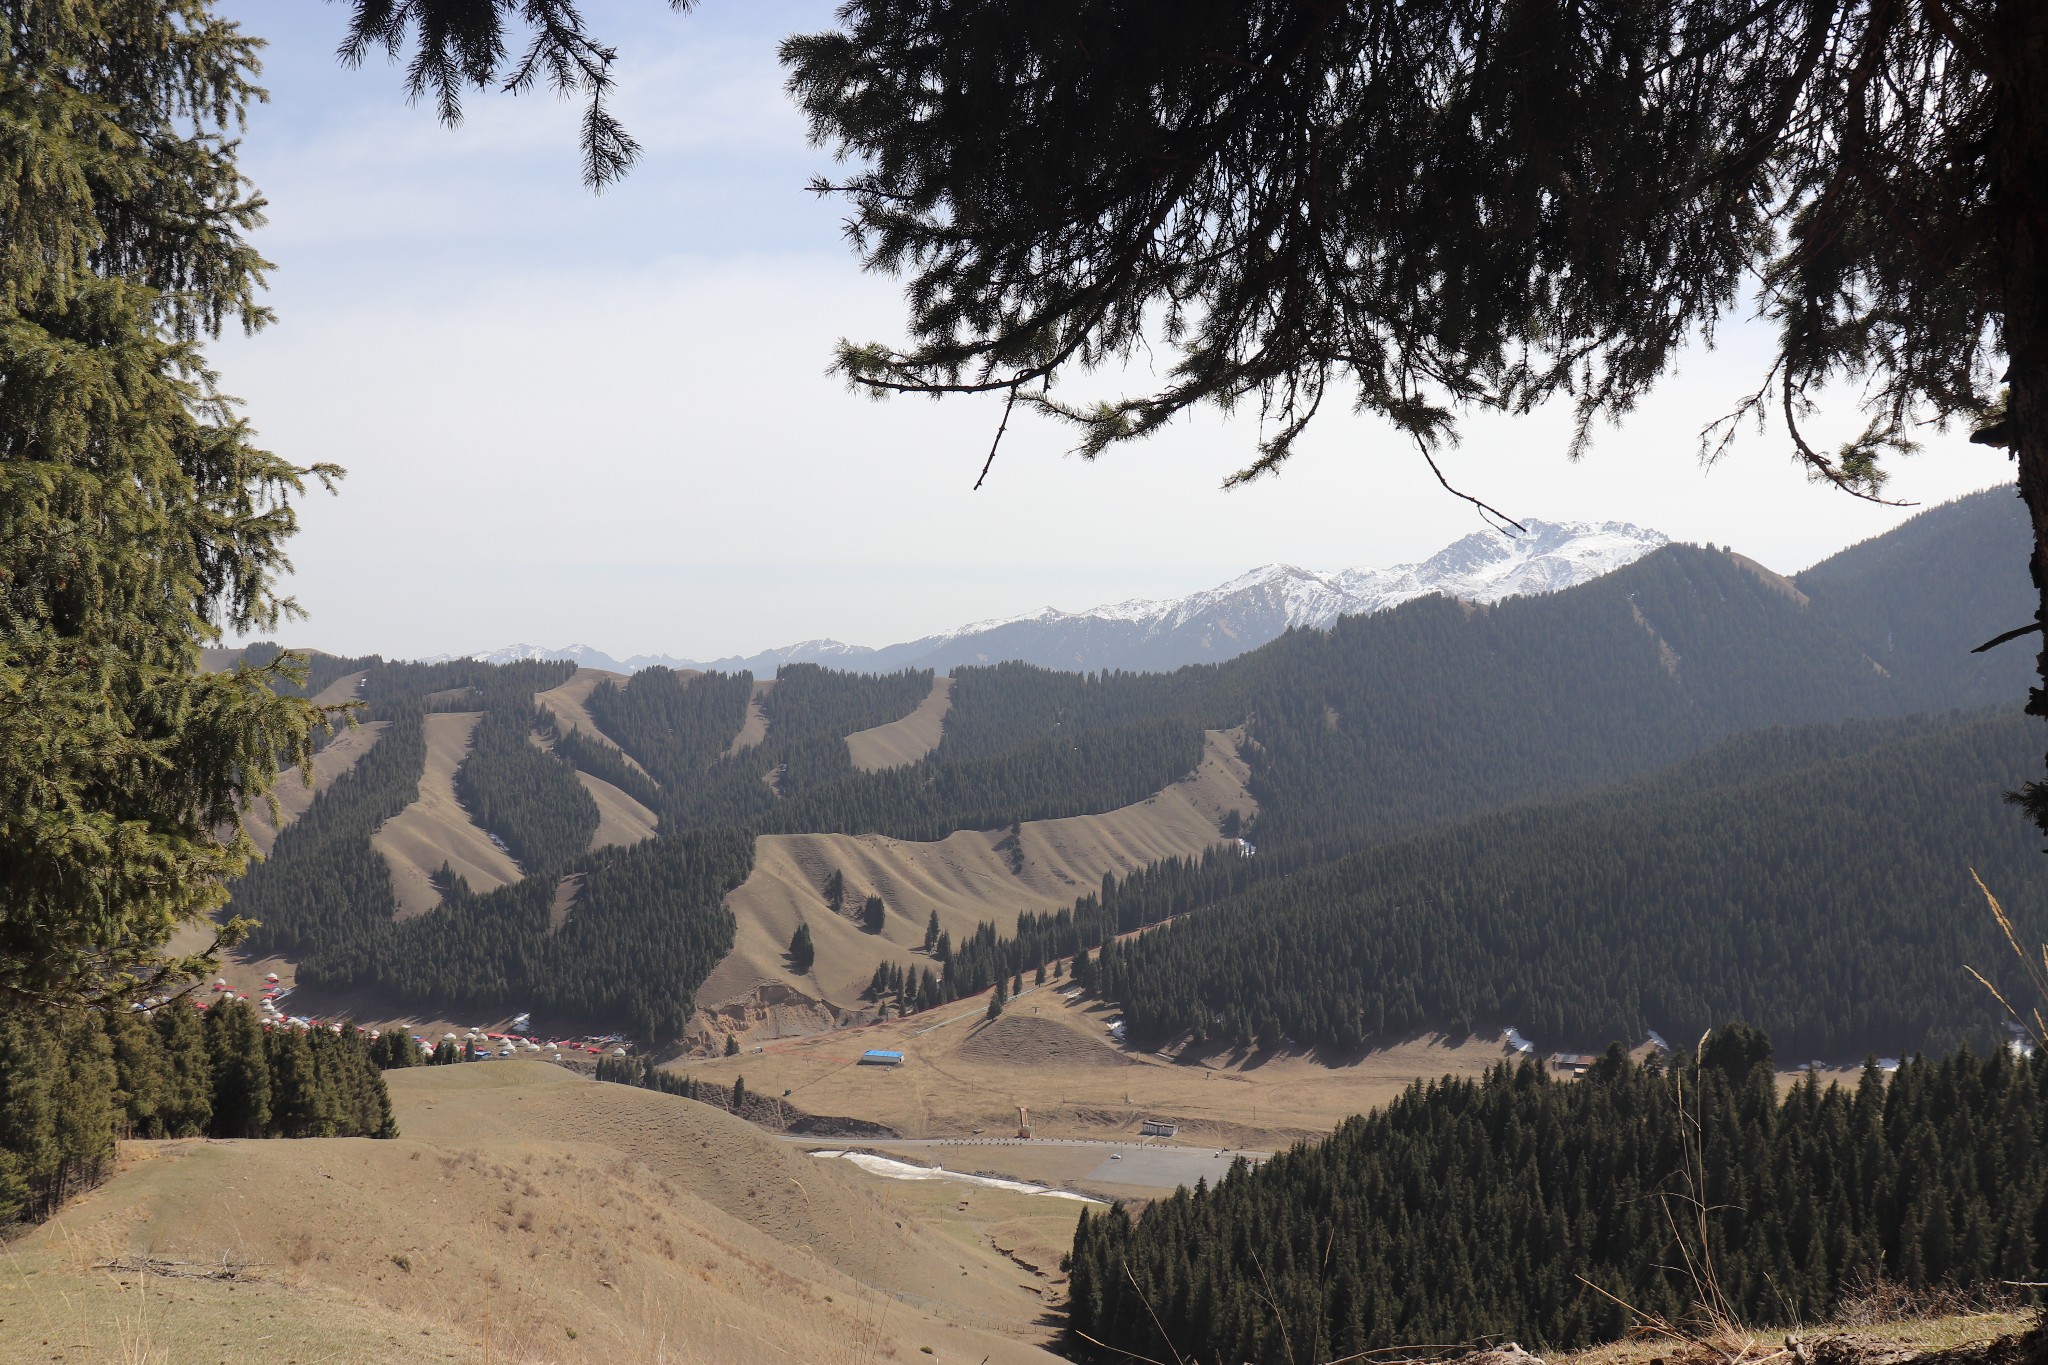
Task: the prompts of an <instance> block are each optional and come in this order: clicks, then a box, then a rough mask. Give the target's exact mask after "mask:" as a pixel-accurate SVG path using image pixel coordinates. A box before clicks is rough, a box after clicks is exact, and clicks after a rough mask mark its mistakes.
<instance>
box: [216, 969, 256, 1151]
mask: <svg viewBox="0 0 2048 1365" xmlns="http://www.w3.org/2000/svg"><path fill="white" fill-rule="evenodd" d="M263 1043H264V1039H263V1030H262V1028H261V1027H260V1026H259V1025H258V1024H257V1022H256V1012H255V1011H254V1010H252V1009H250V1008H249V1007H248V1006H247V1005H246V1004H244V1003H242V1002H241V1001H239V1000H221V1001H217V1002H216V1003H215V1004H213V1005H212V1006H210V1007H209V1008H208V1009H207V1011H206V1051H207V1059H208V1061H209V1063H210V1065H211V1069H212V1071H213V1118H212V1123H211V1125H210V1126H209V1128H208V1131H209V1133H210V1134H211V1135H212V1136H214V1137H223V1138H260V1137H263V1136H265V1135H266V1134H267V1133H268V1132H269V1131H270V1065H269V1059H268V1058H267V1057H266V1056H265V1055H264V1046H263Z"/></svg>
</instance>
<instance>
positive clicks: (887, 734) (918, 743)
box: [846, 678, 953, 773]
mask: <svg viewBox="0 0 2048 1365" xmlns="http://www.w3.org/2000/svg"><path fill="white" fill-rule="evenodd" d="M952 705H953V680H952V679H951V678H933V679H932V690H931V691H929V692H927V693H925V695H924V700H923V701H921V702H919V703H918V704H917V709H916V710H914V711H912V712H911V713H910V714H909V715H907V716H905V717H903V718H902V719H901V720H892V721H890V722H889V723H888V724H887V725H877V726H875V727H874V728H873V729H870V730H858V731H855V732H854V733H853V734H850V735H848V736H847V737H846V752H847V756H848V757H849V758H851V759H852V760H853V766H854V767H855V768H857V769H859V770H860V771H861V772H864V773H871V772H879V771H880V770H881V769H883V768H900V767H902V766H903V765H904V764H906V763H915V762H917V761H918V760H919V759H920V758H923V757H924V756H925V755H926V754H928V753H930V752H931V751H932V750H934V749H936V748H938V747H939V740H940V739H941V738H943V737H944V735H945V730H946V712H947V711H948V710H950V709H952Z"/></svg>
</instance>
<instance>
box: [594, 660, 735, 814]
mask: <svg viewBox="0 0 2048 1365" xmlns="http://www.w3.org/2000/svg"><path fill="white" fill-rule="evenodd" d="M753 691H754V679H753V675H752V674H749V673H739V674H725V673H700V674H698V675H697V676H695V677H687V678H686V677H684V676H683V675H682V674H679V673H677V672H675V671H674V670H672V669H667V668H647V669H642V670H641V671H640V672H638V673H635V674H634V675H633V676H632V677H631V678H630V679H629V680H627V682H626V683H625V684H624V685H623V686H622V685H620V684H618V683H614V682H605V683H603V684H601V685H600V686H598V687H596V688H594V689H592V691H591V693H590V696H589V698H588V699H587V700H586V701H585V702H584V705H585V707H586V708H587V709H588V710H589V712H590V715H591V719H593V720H595V721H596V722H597V727H598V729H600V730H602V731H604V733H605V734H606V735H607V736H609V737H610V738H611V739H612V740H613V741H614V742H615V743H617V744H618V745H619V747H621V748H622V749H624V750H625V751H626V752H627V753H629V754H631V755H633V757H634V758H635V759H637V760H638V761H639V763H640V766H641V767H643V768H645V769H646V770H647V771H648V772H649V773H650V774H652V775H653V777H654V780H655V781H656V782H659V783H660V784H661V785H662V787H663V788H664V789H665V790H666V789H671V788H673V789H677V790H682V791H688V790H691V789H693V788H695V787H698V786H700V785H701V784H702V782H703V780H704V773H705V770H706V769H708V768H710V766H711V765H712V764H713V763H714V762H716V761H717V759H718V756H719V755H720V754H722V753H724V752H725V750H726V746H728V745H730V744H731V743H732V741H733V737H734V736H735V735H737V734H739V732H740V726H741V725H742V724H744V723H745V722H746V719H747V699H748V698H749V697H750V696H752V695H753ZM657 809H660V807H657Z"/></svg>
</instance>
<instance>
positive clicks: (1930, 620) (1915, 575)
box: [1793, 488, 2036, 708]
mask: <svg viewBox="0 0 2048 1365" xmlns="http://www.w3.org/2000/svg"><path fill="white" fill-rule="evenodd" d="M2031 535H2032V533H2031V531H2030V529H2029V528H2028V526H2027V512H2026V508H2025V507H2024V506H2023V505H2022V504H2021V503H2020V501H2019V499H2018V498H2016V497H2014V496H2013V494H2012V490H2010V489H2006V488H1990V489H1986V490H1985V491H1984V492H1982V493H1973V494H1971V495H1970V496H1969V497H1967V498H1959V499H1957V500H1956V501H1955V502H1953V503H1950V504H1948V505H1946V506H1943V507H1936V508H1933V509H1931V510H1929V511H1926V512H1922V513H1921V514H1920V515H1918V516H1916V517H1914V518H1913V519H1912V520H1911V521H1908V522H1906V523H1905V524H1904V525H1903V526H1900V527H1898V528H1897V529H1895V530H1892V531H1889V532H1887V533H1885V534H1884V535H1881V536H1878V537H1876V538H1875V539H1873V540H1866V541H1864V542H1863V543H1862V544H1860V545H1852V546H1850V547H1849V548H1848V549H1846V550H1843V551H1842V552H1841V553H1840V554H1837V555H1834V556H1832V557H1830V558H1828V559H1825V560H1823V561H1821V562H1820V563H1819V564H1816V565H1814V566H1813V567H1812V568H1810V569H1808V570H1806V571H1805V572H1804V573H1802V574H1800V575H1799V576H1798V577H1797V578H1796V579H1794V580H1793V581H1794V582H1796V583H1797V584H1798V585H1799V589H1800V591H1802V592H1804V593H1806V594H1808V595H1809V596H1810V597H1811V598H1812V600H1813V612H1814V614H1815V615H1816V616H1819V617H1821V618H1822V619H1824V620H1825V621H1827V622H1828V623H1829V624H1830V625H1832V626H1833V627H1834V628H1835V629H1837V630H1839V631H1841V632H1842V633H1843V634H1844V635H1846V636H1848V637H1849V638H1850V639H1852V640H1854V641H1855V642H1856V643H1857V644H1858V645H1859V646H1861V647H1862V649H1863V650H1864V651H1865V652H1867V653H1868V654H1869V655H1870V657H1871V658H1873V659H1875V660H1877V661H1878V662H1879V663H1880V664H1882V665H1884V668H1885V671H1886V672H1887V673H1888V674H1890V675H1891V677H1892V680H1893V681H1894V683H1895V684H1896V685H1897V686H1898V687H1899V689H1900V690H1901V691H1903V692H1905V693H1906V694H1908V695H1909V696H1911V697H1912V698H1914V701H1913V703H1912V704H1914V705H1918V706H1925V707H1929V708H1941V707H1947V706H1979V705H1985V704H1988V703H1993V702H2004V701H2009V700H2011V699H2012V698H2014V697H2018V696H2024V695H2025V693H2026V690H2027V684H2028V683H2029V682H2030V681H2032V678H2033V671H2034V670H2033V658H2032V655H2033V653H2034V648H2035V647H2034V646H2032V645H2031V644H2028V643H2025V642H2016V643H2013V644H2008V645H2002V646H2000V647H1999V648H1997V649H1994V650H1991V651H1990V652H1988V653H1985V654H1972V653H1971V652H1970V651H1971V650H1973V649H1975V648H1976V647H1977V646H1978V645H1981V644H1983V643H1984V642H1985V641H1986V640H1989V639H1991V638H1992V637H1993V636H1995V635H2001V634H2003V633H2004V632H2006V631H2008V630H2010V629H2012V628H2013V627H2014V626H2017V625H2022V624H2024V623H2025V622H2027V621H2028V620H2030V619H2031V618H2032V616H2033V613H2034V608H2035V605H2036V601H2035V600H2034V593H2033V588H2032V585H2031V584H2029V583H2028V582H2027V573H2026V555H2027V547H2028V544H2029V542H2030V540H2031Z"/></svg>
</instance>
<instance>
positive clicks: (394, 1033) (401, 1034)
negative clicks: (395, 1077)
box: [370, 1028, 433, 1071]
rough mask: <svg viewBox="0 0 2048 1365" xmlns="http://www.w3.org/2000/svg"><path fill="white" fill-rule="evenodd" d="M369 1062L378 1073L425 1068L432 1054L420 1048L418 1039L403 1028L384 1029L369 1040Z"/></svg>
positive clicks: (431, 1058)
mask: <svg viewBox="0 0 2048 1365" xmlns="http://www.w3.org/2000/svg"><path fill="white" fill-rule="evenodd" d="M370 1060H371V1061H372V1062H374V1063H376V1065H377V1068H378V1070H380V1071H395V1070H402V1069H403V1068H405V1067H409V1066H426V1065H427V1064H428V1063H429V1062H431V1061H432V1060H433V1054H432V1053H430V1052H428V1051H427V1050H426V1049H425V1048H424V1047H422V1046H420V1041H419V1039H417V1038H415V1037H413V1036H412V1034H410V1033H408V1032H407V1031H406V1030H405V1029H403V1028H394V1029H386V1030H384V1031H383V1032H382V1033H380V1034H379V1035H378V1036H377V1037H375V1038H372V1039H371V1040H370Z"/></svg>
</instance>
